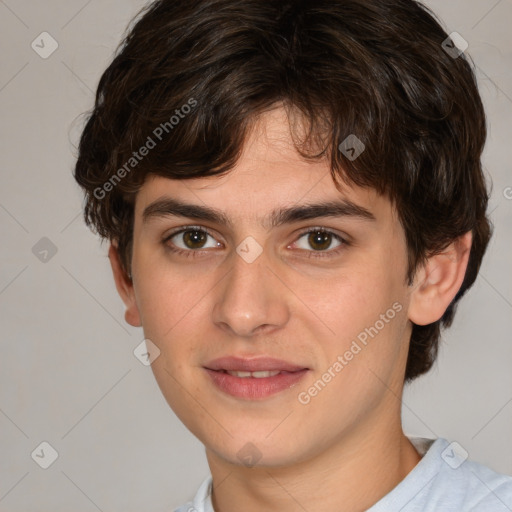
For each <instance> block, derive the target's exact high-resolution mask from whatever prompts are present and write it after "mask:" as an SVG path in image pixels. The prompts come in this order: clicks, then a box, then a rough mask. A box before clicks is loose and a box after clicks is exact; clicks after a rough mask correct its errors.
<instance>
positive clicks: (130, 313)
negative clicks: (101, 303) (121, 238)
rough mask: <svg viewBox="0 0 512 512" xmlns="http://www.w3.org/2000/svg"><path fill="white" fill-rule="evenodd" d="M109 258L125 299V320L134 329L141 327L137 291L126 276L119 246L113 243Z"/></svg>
mask: <svg viewBox="0 0 512 512" xmlns="http://www.w3.org/2000/svg"><path fill="white" fill-rule="evenodd" d="M108 258H109V260H110V265H111V266H112V273H113V275H114V281H115V283H116V288H117V292H118V293H119V295H120V297H121V299H123V302H124V305H125V306H126V312H125V314H124V318H125V320H126V322H127V323H128V324H130V325H131V326H133V327H141V325H142V323H141V320H140V313H139V309H138V307H137V303H136V301H135V291H134V289H133V282H132V280H131V279H130V278H129V277H128V275H127V274H126V272H125V270H124V269H123V266H122V264H121V259H120V257H119V251H118V249H117V244H116V243H115V242H112V243H111V244H110V248H109V251H108Z"/></svg>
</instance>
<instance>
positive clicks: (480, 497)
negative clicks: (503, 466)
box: [429, 439, 512, 512]
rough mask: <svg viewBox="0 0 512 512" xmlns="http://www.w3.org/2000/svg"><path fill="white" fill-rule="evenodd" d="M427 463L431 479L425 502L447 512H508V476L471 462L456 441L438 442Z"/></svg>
mask: <svg viewBox="0 0 512 512" xmlns="http://www.w3.org/2000/svg"><path fill="white" fill-rule="evenodd" d="M429 452H431V453H430V454H429V455H430V458H429V462H430V464H431V465H432V467H433V468H435V477H434V478H433V480H432V485H430V486H429V495H430V496H429V500H431V501H432V503H433V504H435V503H436V502H437V503H438V505H439V506H441V505H443V506H442V509H443V510H448V507H447V506H446V505H447V504H448V503H449V504H450V508H449V510H454V511H455V510H457V511H467V512H512V477H511V476H508V475H504V474H501V473H497V472H495V471H493V470H492V469H491V468H489V467H487V466H485V465H483V464H480V463H478V462H475V461H472V460H470V458H469V454H468V452H467V451H466V450H465V449H464V448H463V447H462V446H461V445H460V444H459V443H457V442H452V443H450V442H448V441H446V440H445V439H438V440H437V441H436V442H435V443H433V445H432V447H431V449H430V450H429Z"/></svg>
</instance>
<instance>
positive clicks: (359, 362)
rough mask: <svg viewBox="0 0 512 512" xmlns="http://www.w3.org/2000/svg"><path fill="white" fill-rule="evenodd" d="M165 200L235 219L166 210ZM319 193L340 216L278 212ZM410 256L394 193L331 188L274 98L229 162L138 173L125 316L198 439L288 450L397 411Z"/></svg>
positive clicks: (268, 461)
mask: <svg viewBox="0 0 512 512" xmlns="http://www.w3.org/2000/svg"><path fill="white" fill-rule="evenodd" d="M169 200H174V201H179V202H180V203H186V204H190V205H195V206H200V207H208V208H209V209H210V211H211V210H215V211H217V212H218V213H220V214H222V215H223V216H224V217H225V219H227V220H228V221H229V223H224V222H221V220H222V219H220V218H213V217H209V218H204V217H203V218H196V217H195V216H193V215H192V213H191V210H189V211H188V214H187V215H186V216H179V215H175V214H173V213H172V212H173V211H174V212H175V213H176V211H175V210H174V208H175V206H176V203H172V202H171V201H169ZM321 203H322V204H324V203H343V204H344V206H343V207H341V208H338V209H337V210H336V211H337V215H333V214H332V209H331V215H324V213H325V211H323V213H322V211H321V209H318V210H317V212H316V213H317V214H318V213H320V214H321V216H316V217H315V216H312V215H311V214H310V215H309V216H302V217H300V216H298V215H293V214H291V215H288V216H286V215H281V216H279V215H277V214H275V213H276V212H277V213H279V212H281V214H282V213H283V211H285V210H288V209H297V208H301V207H304V206H307V205H312V204H321ZM347 205H351V206H350V207H348V206H347ZM182 213H186V212H182ZM272 213H274V216H273V217H271V214H272ZM272 218H274V220H275V221H276V222H274V223H272ZM278 220H281V221H282V222H278ZM177 251H179V252H177ZM406 269H407V251H406V243H405V238H404V233H403V230H402V228H401V226H400V224H399V221H398V218H397V216H396V212H395V211H394V210H393V208H392V206H391V203H390V202H389V201H388V200H387V199H386V198H385V197H381V196H378V195H377V194H376V192H374V191H373V190H369V189H362V188H350V187H347V186H346V185H343V186H339V187H336V185H335V184H334V183H333V181H332V178H331V175H330V172H329V166H328V164H327V162H325V161H323V162H314V163H312V162H309V161H304V160H303V159H301V158H300V156H299V155H298V154H297V152H296V150H295V149H294V147H293V143H292V140H291V137H290V134H289V128H288V123H287V118H286V115H285V113H284V111H283V110H282V109H277V110H274V111H272V112H270V113H267V114H265V115H264V116H262V117H261V120H260V122H259V123H258V125H257V126H256V129H254V130H253V131H252V132H251V134H250V136H249V137H248V139H247V141H246V144H245V146H244V151H243V154H242V156H241V158H240V159H239V161H238V163H237V165H236V167H235V168H234V169H233V170H232V171H231V172H230V173H229V174H227V175H226V176H223V177H209V178H200V179H194V180H185V181H180V180H170V179H166V178H162V177H152V178H151V179H149V180H148V181H147V182H146V183H145V184H144V186H143V187H142V189H141V190H140V192H139V193H138V195H137V199H136V207H135V221H134V241H133V259H132V275H133V303H132V304H131V305H129V311H128V313H127V318H130V321H131V323H132V324H133V325H139V323H141V324H142V326H143V329H144V335H145V337H146V338H148V339H150V340H151V341H152V343H154V344H155V345H156V346H157V347H158V349H159V350H160V355H159V356H158V357H157V358H156V359H155V360H154V362H153V363H152V368H153V372H154V374H155V377H156V380H157V382H158V385H159V387H160V389H161V391H162V393H163V395H164V396H165V398H166V400H167V402H168V403H169V405H170V406H171V408H172V409H173V410H174V412H175V413H176V414H177V416H178V417H179V418H180V419H181V420H182V421H183V423H184V424H185V425H186V426H187V428H188V429H189V430H190V431H191V432H192V433H193V434H195V435H196V436H197V437H198V438H199V439H200V440H201V441H202V442H203V443H204V445H205V446H206V449H207V453H209V454H210V455H211V456H215V457H219V458H222V459H223V460H225V461H230V462H232V463H234V464H242V463H243V460H247V457H249V459H252V460H253V461H256V460H258V459H259V462H260V464H264V465H268V466H279V465H284V466H286V465H293V464H298V463H300V462H301V461H305V460H307V459H308V458H312V457H314V456H315V455H317V454H319V453H321V452H322V451H325V450H327V449H329V448H334V447H335V446H336V445H337V444H338V443H340V442H342V441H343V440H347V439H349V438H353V439H356V438H357V436H359V437H361V436H365V435H371V432H375V431H382V432H386V429H389V428H390V425H393V426H396V425H397V424H398V423H397V422H399V416H400V400H397V399H396V396H400V393H401V389H402V383H403V375H404V371H405V363H406V358H407V350H408V340H409V336H410V332H411V331H410V328H411V324H410V322H409V320H408V317H407V310H408V305H409V299H410V289H409V287H408V286H407V283H406ZM220 358H228V359H227V360H226V359H223V360H220V361H216V360H219V359H220ZM230 358H235V359H230ZM268 358H271V359H272V361H269V360H268ZM265 359H266V360H265ZM275 360H277V361H275ZM224 370H231V371H232V372H233V371H235V370H244V371H246V372H248V371H250V370H255V371H266V370H268V371H270V370H272V373H270V374H268V373H258V374H256V375H255V374H253V373H251V374H249V375H250V376H249V377H247V376H245V375H247V374H228V373H226V371H224ZM278 371H279V373H278V374H277V375H275V376H274V375H273V374H274V373H277V372H278ZM249 443H251V444H249Z"/></svg>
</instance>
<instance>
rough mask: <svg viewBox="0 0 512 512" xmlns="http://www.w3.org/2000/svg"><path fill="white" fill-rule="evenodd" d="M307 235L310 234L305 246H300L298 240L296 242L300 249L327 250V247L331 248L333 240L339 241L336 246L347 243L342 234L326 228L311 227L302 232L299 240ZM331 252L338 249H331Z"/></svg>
mask: <svg viewBox="0 0 512 512" xmlns="http://www.w3.org/2000/svg"><path fill="white" fill-rule="evenodd" d="M306 235H308V236H307V238H306V244H304V245H305V247H304V246H303V247H300V244H299V243H298V242H296V245H297V246H298V247H299V248H300V249H304V250H307V251H310V252H311V249H313V251H314V252H327V249H329V248H330V247H331V245H332V242H333V240H337V241H338V246H336V247H339V246H342V245H347V244H346V242H345V240H344V239H343V238H342V237H341V236H339V235H337V234H335V233H333V232H331V231H326V230H325V229H320V228H315V229H310V230H309V231H306V232H304V233H302V234H301V236H300V237H299V239H298V240H300V239H302V238H305V237H306ZM329 252H336V251H329Z"/></svg>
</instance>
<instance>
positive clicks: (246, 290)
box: [213, 253, 290, 337]
mask: <svg viewBox="0 0 512 512" xmlns="http://www.w3.org/2000/svg"><path fill="white" fill-rule="evenodd" d="M232 260H233V262H232V266H231V269H230V271H229V272H228V275H227V276H226V278H225V279H223V280H222V281H221V283H219V287H216V290H217V294H218V295H217V297H218V298H217V300H216V302H215V305H214V308H213V322H214V323H215V324H216V325H217V326H219V327H220V328H221V329H223V330H225V331H229V333H230V334H232V335H234V336H237V337H251V336H254V335H257V334H268V333H271V332H272V331H274V330H279V329H281V328H283V327H284V326H285V325H286V323H287V322H288V320H289V317H290V308H289V302H288V299H289V298H290V297H289V293H290V292H289V290H288V288H287V287H286V286H285V285H284V284H283V282H282V281H284V279H283V278H282V277H281V279H282V281H281V280H280V279H279V278H278V277H277V276H276V274H278V272H276V270H274V269H271V268H270V267H269V264H268V263H269V262H268V260H267V259H266V258H265V253H262V254H260V255H259V256H258V258H257V259H256V260H255V261H253V262H252V263H248V262H247V261H246V260H244V259H243V258H242V257H241V256H239V255H238V254H237V253H235V254H233V257H232Z"/></svg>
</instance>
